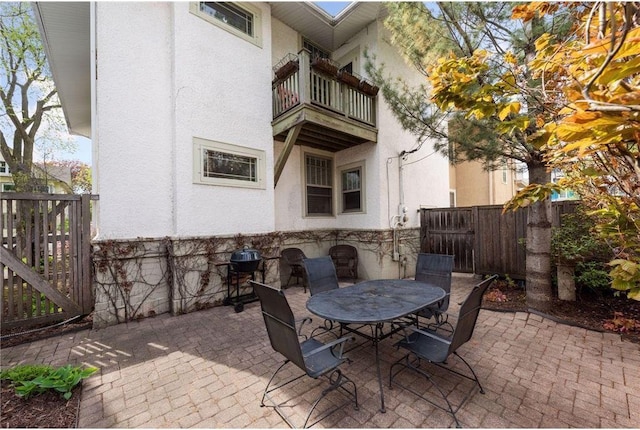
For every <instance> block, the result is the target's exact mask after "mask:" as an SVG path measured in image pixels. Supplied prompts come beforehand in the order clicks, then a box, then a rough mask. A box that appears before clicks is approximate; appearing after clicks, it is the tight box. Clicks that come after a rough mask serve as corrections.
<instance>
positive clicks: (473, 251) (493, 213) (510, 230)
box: [420, 201, 579, 279]
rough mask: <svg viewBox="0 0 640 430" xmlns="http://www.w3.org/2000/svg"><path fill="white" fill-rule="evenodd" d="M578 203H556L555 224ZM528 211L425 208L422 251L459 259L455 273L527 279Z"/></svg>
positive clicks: (487, 208)
mask: <svg viewBox="0 0 640 430" xmlns="http://www.w3.org/2000/svg"><path fill="white" fill-rule="evenodd" d="M578 204H579V203H578V202H576V201H563V202H553V203H552V205H551V209H552V224H553V225H554V226H558V225H560V219H561V215H562V214H564V213H571V212H575V210H576V207H577V205H578ZM526 226H527V210H526V209H521V210H518V211H515V212H512V211H509V212H506V213H504V214H503V213H502V205H493V206H473V207H466V208H439V209H422V211H421V214H420V238H421V243H420V251H421V252H430V253H434V254H448V255H453V256H455V258H454V270H455V271H456V272H468V273H477V274H482V275H485V274H494V273H500V274H507V275H509V276H510V277H512V278H513V279H525V277H526V249H525V245H524V239H526V235H527V229H526Z"/></svg>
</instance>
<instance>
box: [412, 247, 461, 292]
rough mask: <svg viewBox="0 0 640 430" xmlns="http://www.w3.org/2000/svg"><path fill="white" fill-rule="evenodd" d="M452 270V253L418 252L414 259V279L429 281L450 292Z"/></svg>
mask: <svg viewBox="0 0 640 430" xmlns="http://www.w3.org/2000/svg"><path fill="white" fill-rule="evenodd" d="M452 272H453V255H443V254H425V253H420V254H418V261H416V276H415V279H416V281H421V282H429V283H431V284H435V285H437V286H438V287H440V288H442V289H443V290H445V291H446V292H447V293H449V292H451V273H452Z"/></svg>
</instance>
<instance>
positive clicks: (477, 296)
mask: <svg viewBox="0 0 640 430" xmlns="http://www.w3.org/2000/svg"><path fill="white" fill-rule="evenodd" d="M497 277H498V275H493V276H492V277H490V278H487V279H485V280H484V281H482V282H480V283H479V284H478V285H476V286H474V287H473V289H472V290H471V292H470V293H469V295H468V296H467V298H466V299H465V300H464V302H463V303H462V306H460V312H459V313H458V322H457V324H456V328H455V330H454V331H453V335H452V337H451V344H450V345H449V354H451V353H453V352H454V351H455V350H456V349H458V347H460V346H461V345H463V344H464V343H466V342H467V341H468V340H469V339H471V336H472V335H473V330H474V329H475V327H476V321H477V320H478V314H479V313H480V306H481V305H482V296H483V295H484V293H485V291H487V288H489V285H491V284H492V283H493V281H495V280H496V278H497ZM449 354H447V355H449Z"/></svg>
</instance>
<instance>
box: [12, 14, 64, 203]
mask: <svg viewBox="0 0 640 430" xmlns="http://www.w3.org/2000/svg"><path fill="white" fill-rule="evenodd" d="M0 101H2V112H3V114H2V115H0V153H2V157H3V158H4V159H5V161H6V162H7V164H8V165H9V168H10V170H11V174H12V178H13V181H14V184H15V187H16V191H19V192H32V191H35V190H37V189H38V184H39V181H38V178H37V177H36V174H35V170H34V165H33V161H34V160H33V157H34V153H35V150H36V149H38V150H39V152H41V153H47V152H48V151H47V150H46V148H45V147H44V146H42V145H45V146H50V145H53V144H54V142H53V141H52V139H54V140H55V139H56V136H59V134H58V132H63V133H64V132H66V125H65V122H64V119H63V118H62V117H61V109H60V104H59V100H58V96H57V91H56V89H55V88H54V85H53V80H52V79H51V73H50V70H49V66H48V63H47V58H46V55H45V51H44V47H43V44H42V42H41V40H40V33H39V31H38V26H37V25H36V22H35V19H34V18H33V12H32V10H31V6H30V4H29V3H28V2H0ZM41 144H42V145H41ZM38 145H40V147H39V148H38V147H37V146H38Z"/></svg>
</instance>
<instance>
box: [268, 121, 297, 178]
mask: <svg viewBox="0 0 640 430" xmlns="http://www.w3.org/2000/svg"><path fill="white" fill-rule="evenodd" d="M300 130H302V124H297V125H296V126H294V127H293V128H291V129H289V132H288V133H287V138H286V139H285V141H284V148H282V152H281V153H280V156H279V157H278V161H276V165H275V168H274V170H275V172H274V181H273V187H274V188H275V187H276V185H278V179H280V175H281V174H282V171H283V170H284V165H285V164H286V163H287V159H288V158H289V154H291V150H292V149H293V145H295V143H296V140H298V134H300Z"/></svg>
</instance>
